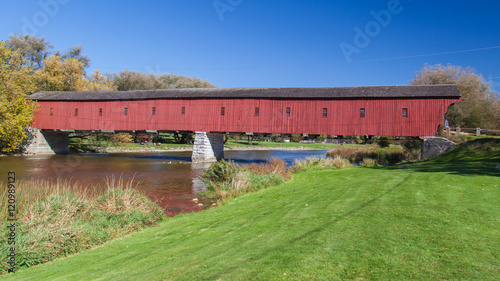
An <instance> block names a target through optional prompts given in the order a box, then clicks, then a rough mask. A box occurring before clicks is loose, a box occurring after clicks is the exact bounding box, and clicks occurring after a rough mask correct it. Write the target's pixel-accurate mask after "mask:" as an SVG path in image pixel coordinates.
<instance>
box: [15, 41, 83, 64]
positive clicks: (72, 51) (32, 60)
mask: <svg viewBox="0 0 500 281" xmlns="http://www.w3.org/2000/svg"><path fill="white" fill-rule="evenodd" d="M7 46H9V47H10V48H11V49H12V50H14V51H17V50H19V51H20V52H21V54H22V55H23V56H24V58H25V62H26V63H27V64H28V65H30V66H31V67H33V68H34V69H35V70H38V69H42V68H44V67H45V64H44V60H45V59H47V58H49V57H50V56H51V54H52V49H53V48H54V45H52V43H50V42H49V41H47V40H46V39H45V37H43V36H42V37H41V38H38V37H37V36H36V35H33V36H32V35H29V34H26V35H18V34H15V35H11V36H10V37H9V40H7ZM55 55H56V56H58V57H59V59H60V60H61V61H64V60H66V59H69V58H74V59H77V60H78V61H80V62H82V63H83V65H84V68H87V67H89V66H90V58H89V57H88V56H87V55H84V54H83V47H82V45H76V46H72V47H70V48H69V49H67V50H66V51H64V52H62V53H61V52H60V51H57V52H56V53H55Z"/></svg>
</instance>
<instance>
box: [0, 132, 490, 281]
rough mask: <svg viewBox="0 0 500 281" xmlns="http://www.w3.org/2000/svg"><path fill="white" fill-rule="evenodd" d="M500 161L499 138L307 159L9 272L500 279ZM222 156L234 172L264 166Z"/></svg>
mask: <svg viewBox="0 0 500 281" xmlns="http://www.w3.org/2000/svg"><path fill="white" fill-rule="evenodd" d="M327 162H330V163H331V164H328V165H327V164H326V163H327ZM308 163H309V164H308ZM334 163H336V164H337V165H339V167H341V168H342V166H343V165H344V164H345V167H347V169H337V167H336V166H335V164H334ZM342 163H343V164H342ZM499 163H500V140H498V139H480V140H474V141H471V142H469V143H466V144H462V145H460V146H459V147H457V148H455V149H453V150H452V151H451V152H449V153H447V154H444V155H441V156H439V157H437V158H435V159H432V160H429V161H424V162H419V163H408V164H403V165H397V166H387V167H378V168H367V167H360V168H351V167H353V166H351V165H349V164H348V162H347V161H346V160H345V159H342V158H341V157H339V156H336V157H334V158H326V159H312V160H305V161H302V164H303V166H304V167H303V169H298V170H297V171H298V172H296V173H295V174H294V175H293V181H289V182H287V183H284V184H279V185H278V186H275V187H270V188H266V189H261V190H260V191H259V192H255V193H251V194H245V195H240V196H237V197H236V198H233V199H232V200H229V201H227V203H226V204H224V205H223V206H220V207H218V208H213V209H209V210H206V211H203V212H201V213H193V214H187V215H180V216H177V217H175V218H172V219H170V220H169V221H167V222H163V223H161V224H160V225H159V226H158V227H153V228H148V229H146V230H144V231H142V232H140V233H137V234H134V235H131V236H128V237H125V238H123V239H119V240H114V241H113V242H111V243H108V244H106V245H104V246H103V247H98V248H94V249H91V250H88V251H84V252H82V253H79V254H78V255H75V256H72V257H68V258H64V259H57V260H55V261H54V262H50V263H47V264H44V265H42V266H37V267H33V268H29V269H24V270H21V271H19V272H18V273H16V274H10V275H6V276H4V277H6V278H7V279H8V278H11V277H12V278H15V279H16V280H29V279H31V278H33V277H36V278H37V279H38V280H50V279H54V278H61V279H65V280H91V279H96V278H100V279H106V280H123V279H131V280H132V279H133V280H139V279H142V280H151V279H165V278H167V279H172V280H192V279H205V280H226V279H227V280H250V279H252V280H277V279H283V278H284V279H290V280H306V279H316V280H323V279H325V280H326V279H335V280H353V279H359V280H361V279H385V280H387V279H421V280H429V279H432V280H436V279H445V280H448V279H475V280H498V278H499V276H500V273H499V271H498V252H499V250H500V242H499V241H500V231H499V229H500V225H499V222H498V217H499V216H500V207H499V206H498V198H499V196H500V193H499V192H500V186H499V184H498V177H499V176H500V174H499V173H500V171H498V170H497V169H496V168H495V166H496V165H498V164H499ZM216 165H217V164H216ZM218 165H225V166H224V167H221V168H220V169H219V168H217V169H218V171H219V172H220V174H223V175H226V176H227V175H229V176H227V177H226V180H225V181H223V182H224V184H230V183H231V180H230V179H231V178H233V176H231V175H234V174H238V173H240V172H242V171H244V172H247V173H250V171H249V170H250V169H252V168H248V167H242V168H234V167H231V165H232V164H231V163H225V164H218ZM297 165H298V164H297V163H296V165H294V166H295V168H297ZM214 166H215V165H214ZM226 166H227V167H226ZM281 166H282V163H279V162H278V161H276V163H274V164H271V163H270V164H268V166H267V167H266V168H258V169H257V170H259V171H260V170H265V171H266V173H267V171H276V172H275V175H277V174H279V172H277V171H279V170H281V168H277V167H281ZM292 167H293V166H292ZM321 167H327V168H328V169H324V168H321ZM247 169H248V170H247ZM226 170H227V171H229V172H227V173H226V172H224V171H226ZM216 173H218V172H216Z"/></svg>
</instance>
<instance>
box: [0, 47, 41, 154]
mask: <svg viewBox="0 0 500 281" xmlns="http://www.w3.org/2000/svg"><path fill="white" fill-rule="evenodd" d="M33 72H34V70H33V68H32V67H31V66H30V65H28V64H26V57H24V56H23V54H22V52H21V51H19V50H17V51H13V50H12V49H11V48H9V47H8V46H7V45H6V43H5V42H1V41H0V150H1V151H2V152H4V153H8V152H13V151H16V150H17V149H18V148H19V147H20V145H21V144H22V142H23V141H24V139H25V138H26V136H27V132H26V128H27V127H28V126H29V125H30V124H31V122H32V120H33V112H34V111H35V109H36V105H37V104H36V103H35V102H32V101H27V100H25V99H24V97H25V96H26V95H27V94H31V93H33V92H34V90H35V86H34V83H33Z"/></svg>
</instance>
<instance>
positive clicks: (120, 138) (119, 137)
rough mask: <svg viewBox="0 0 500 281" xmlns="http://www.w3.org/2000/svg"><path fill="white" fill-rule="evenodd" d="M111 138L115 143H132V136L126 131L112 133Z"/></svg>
mask: <svg viewBox="0 0 500 281" xmlns="http://www.w3.org/2000/svg"><path fill="white" fill-rule="evenodd" d="M111 140H112V141H114V142H117V143H133V142H134V137H133V136H132V135H131V134H128V133H118V134H113V135H112V136H111Z"/></svg>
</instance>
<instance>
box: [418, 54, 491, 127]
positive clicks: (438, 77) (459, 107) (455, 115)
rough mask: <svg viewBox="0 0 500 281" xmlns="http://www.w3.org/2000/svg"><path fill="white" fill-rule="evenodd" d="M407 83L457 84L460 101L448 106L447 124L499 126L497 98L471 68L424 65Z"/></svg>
mask: <svg viewBox="0 0 500 281" xmlns="http://www.w3.org/2000/svg"><path fill="white" fill-rule="evenodd" d="M410 84H411V85H434V84H457V85H458V88H459V90H460V93H461V94H462V102H459V103H456V104H455V105H453V106H452V107H450V108H449V109H448V112H447V113H446V119H447V120H448V121H449V122H450V126H454V127H462V128H477V127H480V128H488V129H495V128H496V129H498V128H500V99H499V98H498V94H497V93H495V92H493V91H492V90H491V88H490V85H489V84H488V83H487V82H486V81H485V80H484V78H483V76H482V75H481V74H478V73H477V72H476V70H475V69H473V68H471V67H467V68H462V67H461V66H454V65H450V64H448V65H447V66H443V65H440V64H438V65H427V64H426V65H425V66H424V67H423V68H422V69H421V70H420V71H418V72H417V73H416V75H415V78H414V79H413V80H412V81H411V82H410Z"/></svg>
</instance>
